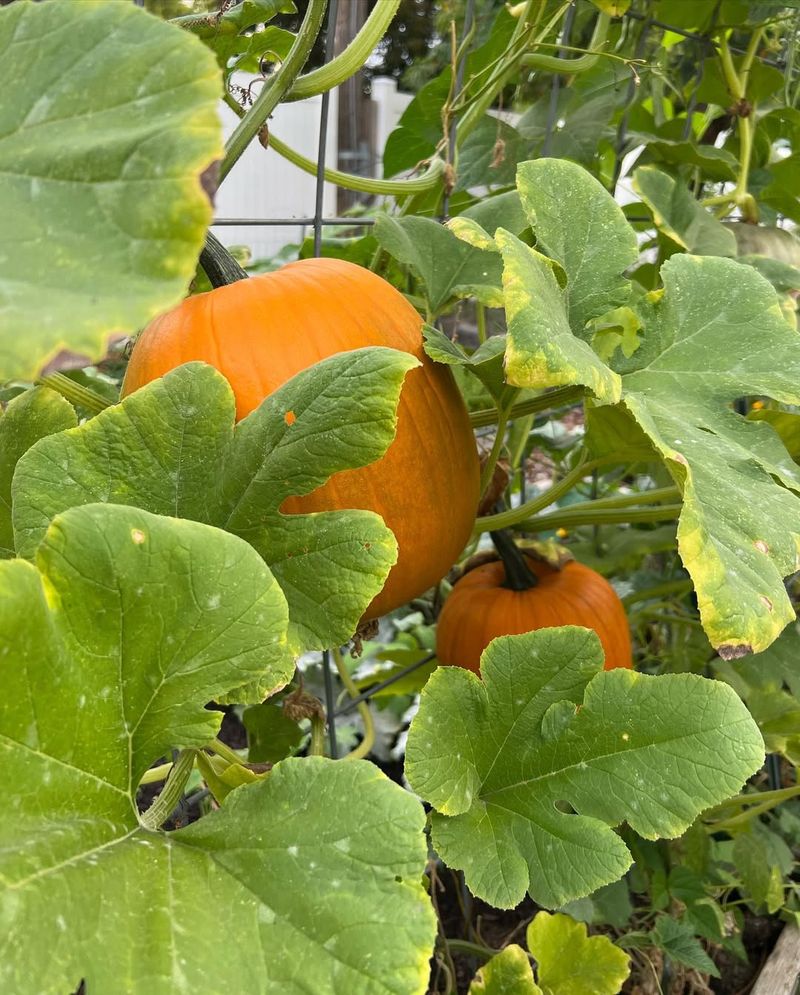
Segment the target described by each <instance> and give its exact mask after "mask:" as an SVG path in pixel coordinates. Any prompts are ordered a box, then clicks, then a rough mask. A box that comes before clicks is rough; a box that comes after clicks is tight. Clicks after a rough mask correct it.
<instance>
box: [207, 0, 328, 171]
mask: <svg viewBox="0 0 800 995" xmlns="http://www.w3.org/2000/svg"><path fill="white" fill-rule="evenodd" d="M327 6H328V0H309V4H308V8H307V10H306V16H305V17H304V18H303V23H302V24H301V25H300V30H299V31H298V32H297V37H296V38H295V40H294V44H293V45H292V47H291V49H290V50H289V54H288V55H287V56H286V58H285V60H284V61H283V62H282V63H281V64H280V66H279V68H278V69H277V70H276V71H275V73H274V75H273V76H271V77H270V79H269V81H268V82H267V83H266V84H265V85H264V87H263V88H262V90H261V93H259V95H258V97H257V98H256V99H255V101H254V102H253V106H252V107H251V108H250V110H249V111H247V113H246V114H245V115H244V117H243V118H242V119H241V121H240V122H239V124H238V125H237V127H236V129H235V131H234V132H233V134H232V135H231V137H230V138H229V139H228V141H227V143H226V145H225V157H224V158H223V160H222V162H221V163H220V167H219V182H220V183H222V181H223V180H224V179H225V177H226V176H227V175H228V173H230V171H231V170H232V169H233V167H234V166H235V165H236V163H237V162H238V161H239V157H240V156H241V154H242V153H243V152H244V150H245V149H246V148H247V146H248V145H249V144H250V142H251V141H252V140H253V138H255V136H256V135H257V134H258V133H259V131H261V128H262V127H263V126H264V123H265V121H266V120H267V118H268V117H269V116H270V114H271V113H272V112H273V111H274V110H275V108H276V107H277V106H278V104H279V103H280V102H281V99H282V98H283V96H284V94H285V93H286V91H287V90H288V89H289V87H290V86H291V85H292V83H294V81H295V79H296V78H297V75H298V74H299V72H300V70H301V69H302V68H303V66H304V65H305V64H306V60H307V59H308V56H309V54H310V52H311V49H312V48H313V47H314V42H315V41H316V40H317V36H318V35H319V32H320V29H321V28H322V19H323V17H324V16H325V10H326V8H327Z"/></svg>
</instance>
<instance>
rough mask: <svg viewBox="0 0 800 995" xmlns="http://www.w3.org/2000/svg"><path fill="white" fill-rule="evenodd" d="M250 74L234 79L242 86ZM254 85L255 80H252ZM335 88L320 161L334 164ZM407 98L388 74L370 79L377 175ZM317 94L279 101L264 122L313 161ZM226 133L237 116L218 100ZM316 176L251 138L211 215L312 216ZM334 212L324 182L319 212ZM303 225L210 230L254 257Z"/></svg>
mask: <svg viewBox="0 0 800 995" xmlns="http://www.w3.org/2000/svg"><path fill="white" fill-rule="evenodd" d="M251 80H252V77H251V78H245V79H236V80H235V82H237V83H239V84H240V85H242V86H247V85H248V84H249V83H250V82H251ZM256 86H258V83H256ZM336 96H337V95H336V91H335V90H334V91H332V92H331V100H330V109H329V112H328V139H327V147H326V154H325V161H326V164H327V165H328V166H332V167H335V166H336V162H337V157H338V142H337V137H338V136H337V127H336V118H337V101H336ZM411 99H412V95H411V94H408V93H400V92H399V91H398V89H397V83H396V81H395V80H393V79H375V80H373V82H372V101H373V103H374V104H375V107H374V114H375V122H376V127H375V151H376V156H377V175H382V173H381V159H380V156H381V153H382V152H383V148H384V145H385V144H386V139H387V138H388V137H389V134H390V133H391V132H392V131H393V130H394V128H395V126H396V125H397V121H398V119H399V118H400V115H401V114H402V113H403V111H404V110H405V109H406V107H407V106H408V104H409V103H410V101H411ZM321 101H322V98H321V97H311V98H310V99H308V100H299V101H297V102H295V103H291V104H280V105H279V106H278V108H277V110H276V111H275V113H274V114H273V116H272V118H271V119H270V122H269V127H270V130H271V131H273V132H274V133H275V134H276V135H277V136H278V137H279V138H280V139H281V141H283V142H285V143H286V144H287V145H289V146H290V147H291V148H293V149H295V150H296V151H297V152H300V153H301V154H302V155H304V156H305V157H306V158H307V159H311V160H312V161H313V162H316V161H317V149H318V143H319V119H320V104H321ZM220 114H221V116H222V121H223V128H224V131H225V137H226V138H227V137H228V135H230V134H231V132H232V131H233V129H234V127H235V126H236V122H237V118H236V115H235V114H234V113H233V111H231V110H230V109H229V108H228V107H226V106H225V104H221V105H220ZM315 191H316V180H315V178H314V177H313V176H312V175H310V174H309V173H306V172H304V171H303V170H301V169H298V168H297V166H293V165H292V164H291V163H290V162H287V161H286V160H285V159H284V158H282V157H281V156H279V155H278V153H277V152H275V151H274V150H271V149H264V148H262V146H261V145H260V144H259V143H258V142H257V141H254V142H252V143H251V144H250V146H249V147H248V148H247V150H246V151H245V153H244V155H243V156H242V157H241V159H240V160H239V161H238V162H237V164H236V165H235V166H234V168H233V170H232V171H231V173H230V176H228V178H227V179H226V180H225V182H224V183H223V184H222V186H221V187H220V189H219V192H218V194H217V198H216V205H215V209H214V215H215V217H216V218H224V219H226V220H230V219H238V218H241V219H263V220H269V219H274V218H311V217H313V216H314V199H315ZM335 215H336V188H335V187H334V186H333V184H330V183H326V184H325V193H324V200H323V217H335ZM309 230H310V229H309V228H308V227H304V228H303V227H299V226H298V225H291V226H285V227H273V226H269V227H267V226H255V225H244V224H243V225H231V226H229V225H224V226H222V225H218V226H215V227H214V228H213V231H214V234H215V235H216V236H217V238H219V239H220V241H221V242H222V243H223V244H224V245H248V246H250V249H251V250H252V253H253V258H254V259H262V258H264V257H267V256H272V255H274V254H275V253H276V252H277V251H278V250H279V249H281V248H282V247H283V246H284V245H287V244H290V243H298V242H301V241H302V240H303V238H304V237H305V236H306V235H307V234H309Z"/></svg>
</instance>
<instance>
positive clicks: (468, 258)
mask: <svg viewBox="0 0 800 995" xmlns="http://www.w3.org/2000/svg"><path fill="white" fill-rule="evenodd" d="M374 233H375V238H377V240H378V242H379V243H380V245H381V246H382V247H383V248H384V249H385V250H386V251H387V252H388V253H389V255H391V256H394V257H395V259H398V260H399V261H400V262H401V263H406V264H407V265H409V266H412V267H413V268H414V270H415V271H416V272H417V274H418V275H419V276H420V277H421V278H422V280H423V281H424V283H425V297H426V300H427V303H428V310H429V317H430V318H433V317H435V316H436V315H438V314H439V313H440V312H441V311H442V310H444V309H445V307H446V306H447V304H448V302H450V301H451V300H452V299H453V298H461V297H477V299H478V300H479V301H481V302H482V303H483V304H487V305H488V306H489V307H500V306H501V305H502V303H503V296H502V294H501V292H500V289H499V288H500V260H499V258H498V256H497V254H496V253H495V252H487V251H486V250H484V249H479V248H475V247H473V246H471V245H467V244H466V243H465V242H463V241H461V240H460V239H459V238H457V237H456V236H455V235H454V234H453V233H452V232H451V231H449V230H448V229H447V228H445V227H444V226H443V225H440V224H439V223H438V222H436V221H432V220H431V219H430V218H391V217H389V215H387V214H382V215H380V216H379V217H378V220H377V221H376V223H375V228H374Z"/></svg>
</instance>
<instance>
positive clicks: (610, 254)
mask: <svg viewBox="0 0 800 995" xmlns="http://www.w3.org/2000/svg"><path fill="white" fill-rule="evenodd" d="M517 187H518V189H519V194H520V198H521V199H522V205H523V207H524V208H525V210H526V211H527V214H528V217H529V219H530V222H531V227H532V228H533V232H534V235H535V236H536V245H537V248H538V249H539V250H540V251H541V252H543V253H544V254H545V255H547V256H549V257H550V258H551V259H555V260H556V261H557V262H559V263H560V264H561V265H562V266H563V268H564V272H565V273H566V274H567V281H568V282H567V291H566V302H567V312H568V315H569V323H570V326H571V327H572V330H573V332H574V333H575V335H577V336H578V337H579V338H584V339H586V340H588V338H589V334H588V333H587V332H586V331H585V328H586V324H587V322H589V321H590V319H592V318H597V317H599V316H600V315H603V314H605V313H606V312H608V311H612V310H615V309H616V308H618V307H622V306H623V305H624V304H627V303H628V301H629V299H630V296H631V284H630V281H629V280H626V279H625V277H624V276H623V273H624V272H625V270H626V269H628V267H629V266H632V265H633V264H634V263H635V262H636V259H637V257H638V254H639V250H638V246H637V243H636V234H635V233H634V231H633V229H632V228H631V227H630V225H629V224H628V223H627V221H626V220H625V217H624V216H623V214H622V213H621V211H620V210H619V208H618V206H617V205H616V204H615V202H614V201H613V200H612V198H611V197H610V196H609V195H608V193H607V192H606V190H605V189H604V188H603V187H602V186H601V184H600V183H599V182H598V181H597V180H596V179H594V177H593V176H591V175H590V174H589V173H587V172H586V170H585V169H583V168H582V167H581V166H578V165H577V164H576V163H573V162H567V161H566V160H563V161H562V160H558V159H539V160H537V161H534V162H524V163H522V165H521V166H520V167H519V170H518V171H517Z"/></svg>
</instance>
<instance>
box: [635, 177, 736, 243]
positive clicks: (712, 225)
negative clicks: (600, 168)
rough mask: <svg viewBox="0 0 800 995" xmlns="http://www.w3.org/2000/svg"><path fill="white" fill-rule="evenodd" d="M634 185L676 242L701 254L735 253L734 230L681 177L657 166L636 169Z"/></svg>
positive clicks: (667, 233)
mask: <svg viewBox="0 0 800 995" xmlns="http://www.w3.org/2000/svg"><path fill="white" fill-rule="evenodd" d="M633 187H634V189H635V190H636V192H637V193H638V194H639V196H640V197H641V198H642V200H643V201H644V203H645V204H647V206H648V207H649V208H650V210H651V211H652V214H653V221H654V222H655V224H656V227H657V228H658V229H659V231H662V232H663V233H664V234H665V235H666V236H667V237H668V238H671V239H672V241H673V242H677V244H678V245H680V246H681V248H683V249H686V251H687V252H693V253H695V255H699V256H735V255H736V239H735V237H734V235H733V232H732V231H730V230H729V229H728V228H726V227H725V226H724V225H723V224H722V223H721V222H719V221H717V219H716V218H715V217H714V216H713V215H712V214H710V213H709V212H708V211H707V210H706V209H705V208H704V207H703V205H702V204H701V203H700V202H699V201H698V200H697V199H696V198H695V197H693V196H692V195H691V193H690V192H689V191H688V189H687V188H686V187H685V186H684V185H683V183H682V182H681V181H680V180H676V179H674V178H673V177H672V176H669V175H668V174H667V173H662V171H661V170H660V169H657V168H656V167H655V166H641V167H640V168H639V169H637V170H635V171H634V174H633Z"/></svg>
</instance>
